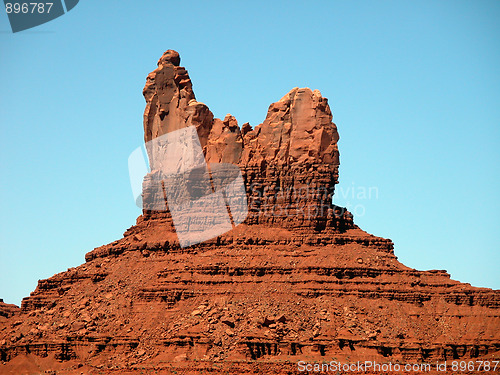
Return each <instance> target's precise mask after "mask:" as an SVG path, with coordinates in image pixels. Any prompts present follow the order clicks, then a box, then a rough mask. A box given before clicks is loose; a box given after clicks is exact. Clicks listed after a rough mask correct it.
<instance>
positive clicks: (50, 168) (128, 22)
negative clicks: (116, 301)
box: [0, 0, 500, 304]
mask: <svg viewBox="0 0 500 375" xmlns="http://www.w3.org/2000/svg"><path fill="white" fill-rule="evenodd" d="M499 25H500V2H498V1H414V2H411V1H341V2H335V1H317V2H312V3H311V2H299V1H286V2H285V1H283V2H271V3H267V2H261V1H252V2H230V1H227V2H223V1H219V2H216V1H214V2H206V1H199V2H197V1H191V2H189V3H188V5H183V3H182V2H171V1H153V0H148V1H126V0H124V1H91V0H81V1H80V3H79V4H78V5H77V6H76V7H75V8H74V9H73V10H71V11H70V12H69V13H67V14H66V15H64V16H62V17H60V18H58V19H56V20H54V21H51V22H49V23H47V24H44V25H41V26H39V27H37V28H34V29H31V30H27V31H24V32H20V33H16V34H12V32H11V31H10V26H9V24H8V19H7V15H6V14H5V13H1V14H0V82H1V86H0V124H1V127H2V139H3V145H2V147H1V151H0V158H1V159H0V160H1V176H2V184H1V189H2V191H1V197H2V198H1V204H2V206H1V221H0V228H1V236H0V298H3V299H4V300H5V301H6V302H9V303H16V304H19V303H20V301H21V299H22V298H23V297H24V296H27V295H29V293H30V292H31V291H33V290H34V289H35V287H36V284H37V280H38V279H44V278H47V277H50V276H52V275H53V274H55V273H57V272H61V271H64V270H66V269H67V268H68V267H74V266H77V265H79V264H81V263H83V262H84V255H85V253H86V252H88V251H90V250H92V249H93V248H95V247H98V246H100V245H103V244H106V243H109V242H111V241H113V240H116V239H118V238H120V237H121V236H122V234H123V232H124V231H125V230H126V229H127V228H128V227H130V226H131V225H133V224H134V223H135V219H136V217H137V216H138V215H139V214H140V210H139V209H138V208H137V207H136V206H135V205H134V201H133V198H132V193H131V190H130V186H129V180H128V171H127V158H128V155H129V154H130V153H131V152H132V151H133V150H134V149H135V148H136V147H138V146H139V145H140V144H141V142H142V139H143V135H142V115H143V111H144V105H145V102H144V99H143V97H142V88H143V86H144V83H145V79H146V76H147V74H148V73H149V72H150V71H152V70H153V69H154V68H155V67H156V61H157V60H158V58H159V57H160V56H161V54H162V53H163V52H164V51H165V50H167V49H176V50H177V51H179V52H180V54H181V58H182V61H181V64H182V65H183V66H186V67H187V68H188V70H189V73H190V76H191V79H192V81H193V84H194V90H195V93H196V96H197V99H198V100H199V101H202V102H204V103H206V104H207V105H208V106H209V107H210V109H211V110H212V112H214V114H215V115H216V116H217V117H224V116H225V115H226V113H231V114H233V115H235V116H236V118H237V119H238V121H239V123H240V125H241V124H242V123H244V122H246V121H249V122H250V124H251V125H253V126H255V125H257V124H259V123H260V122H262V121H263V120H264V118H265V115H266V112H267V108H268V106H269V104H270V103H272V102H275V101H277V100H279V99H280V98H281V97H282V96H283V95H284V94H285V93H287V92H288V91H289V90H290V89H292V88H293V87H296V86H298V87H310V88H312V89H319V90H320V91H321V93H322V94H323V96H325V97H327V98H329V103H330V106H331V109H332V112H333V113H334V117H335V118H334V121H335V122H336V124H337V126H338V128H339V133H340V141H339V148H340V152H341V167H340V184H339V185H338V187H337V194H336V197H335V198H334V201H335V203H337V204H339V205H349V206H350V207H351V208H352V209H353V211H354V213H355V214H356V217H355V221H356V223H357V224H358V225H360V226H361V227H362V228H363V229H364V230H366V231H368V232H370V233H373V234H376V235H378V236H382V237H386V238H391V239H392V240H393V241H394V242H395V245H396V246H395V252H396V255H397V256H398V258H399V259H400V260H401V261H402V262H403V263H405V264H406V265H408V266H410V267H413V268H417V269H422V270H425V269H446V270H448V272H450V273H451V275H452V278H454V279H458V280H460V281H463V282H467V283H471V284H472V285H475V286H485V287H491V288H496V289H498V288H500V277H499V272H498V268H499V266H498V265H499V262H500V256H499V250H500V248H499V247H500V245H499V242H498V234H499V232H500V231H499V229H500V228H499V223H500V220H499V212H500V198H499V195H498V186H499V183H500V177H499V168H498V165H499V162H500V153H499V150H498V145H499V144H500V26H499ZM368 188H372V189H371V193H372V194H371V196H368V192H367V194H366V196H363V194H362V192H363V190H364V189H366V190H367V191H368ZM353 192H354V197H353Z"/></svg>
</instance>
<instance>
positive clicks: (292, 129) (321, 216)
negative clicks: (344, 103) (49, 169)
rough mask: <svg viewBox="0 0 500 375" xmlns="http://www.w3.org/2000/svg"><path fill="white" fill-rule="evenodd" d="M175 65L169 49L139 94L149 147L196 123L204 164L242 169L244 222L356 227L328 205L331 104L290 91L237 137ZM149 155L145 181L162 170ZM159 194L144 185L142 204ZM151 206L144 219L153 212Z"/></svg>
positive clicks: (334, 162) (335, 160)
mask: <svg viewBox="0 0 500 375" xmlns="http://www.w3.org/2000/svg"><path fill="white" fill-rule="evenodd" d="M179 63H180V58H179V56H178V54H177V52H175V51H167V52H165V54H164V55H163V56H162V58H161V59H160V60H159V61H158V68H157V69H156V70H154V71H153V72H152V73H150V74H149V75H148V78H147V83H146V86H145V87H144V91H143V93H144V97H145V99H146V110H145V113H144V134H145V141H146V142H148V141H151V140H152V139H155V138H157V137H160V136H162V135H165V134H168V133H169V132H172V131H175V130H178V129H181V128H185V127H187V126H193V125H194V126H195V127H196V129H197V132H198V136H199V139H200V143H201V146H202V147H203V150H204V154H205V158H206V162H207V163H232V164H237V165H238V166H239V167H240V169H241V170H242V172H243V176H244V178H245V182H246V183H245V186H246V188H247V197H248V199H249V208H250V215H249V217H248V219H247V220H246V223H247V224H267V225H269V224H270V225H280V226H282V227H290V228H300V229H305V228H311V227H312V228H315V229H325V228H327V227H329V228H334V229H336V230H345V229H346V228H353V227H354V226H353V224H352V218H351V215H350V214H349V213H347V212H344V211H343V210H340V208H337V210H340V212H336V211H335V210H336V209H335V208H334V207H333V205H332V197H333V193H334V187H335V184H337V183H338V168H339V151H338V147H337V141H338V139H339V135H338V133H337V127H336V126H335V124H334V123H333V122H332V113H331V110H330V107H329V106H328V100H327V99H326V98H323V97H322V96H321V93H320V92H319V91H318V90H314V91H312V90H310V89H309V88H303V89H299V88H294V89H292V90H291V91H290V92H289V93H288V94H286V95H285V96H284V97H283V98H281V100H279V101H278V102H276V103H273V104H271V105H270V106H269V110H268V113H267V117H266V119H265V120H264V122H263V123H262V124H260V125H258V126H256V127H255V129H252V128H251V127H250V126H249V125H248V124H245V126H244V127H243V131H242V130H240V128H239V126H238V122H237V120H236V119H235V118H234V116H232V115H230V114H228V115H227V116H226V117H225V118H224V120H220V119H214V116H213V114H212V112H210V110H209V109H208V107H207V106H206V105H205V104H203V103H200V102H197V101H196V99H195V96H194V93H193V90H192V83H191V80H190V78H189V75H188V73H187V71H186V70H185V69H184V68H182V67H179V66H178V65H179ZM148 152H149V157H150V160H151V162H150V164H151V169H152V174H151V175H150V176H148V177H147V178H146V180H147V181H149V180H150V179H151V178H152V177H153V176H154V175H155V173H157V170H158V169H160V167H161V162H159V161H157V160H155V155H153V153H152V152H150V150H149V149H148ZM145 186H149V184H146V185H145ZM162 193H163V192H162V191H161V189H149V188H148V187H146V188H145V192H144V194H145V199H144V201H145V202H155V203H156V202H158V201H160V200H162V199H163V196H162ZM155 194H156V195H157V196H154V195H155ZM154 206H157V204H154ZM148 208H149V207H148V205H146V206H145V215H146V216H148V215H150V214H151V212H149V211H150V210H148ZM172 229H173V228H172Z"/></svg>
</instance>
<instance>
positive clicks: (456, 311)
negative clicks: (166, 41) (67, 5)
mask: <svg viewBox="0 0 500 375" xmlns="http://www.w3.org/2000/svg"><path fill="white" fill-rule="evenodd" d="M143 93H144V97H145V99H146V109H145V113H144V139H145V142H150V141H153V140H155V139H157V138H159V137H161V136H163V135H166V134H168V133H170V132H173V131H176V130H180V129H183V128H186V127H190V126H194V127H195V128H196V132H197V134H198V137H199V140H200V146H201V149H202V152H203V158H204V159H205V161H206V163H207V165H211V164H214V163H229V164H234V165H237V166H238V167H239V169H240V170H241V175H242V178H243V179H244V183H245V184H244V185H245V189H246V198H247V201H248V216H247V217H246V219H245V221H244V222H243V223H242V224H240V225H237V226H235V227H234V228H233V229H232V230H230V231H228V232H226V233H224V234H221V235H219V236H217V237H215V238H212V239H210V240H207V241H205V242H202V243H199V244H196V245H193V246H190V247H181V246H180V245H179V241H178V238H177V235H176V232H175V227H174V225H173V220H172V215H171V214H170V212H169V211H168V209H167V207H165V209H164V210H155V209H151V207H149V206H148V203H145V206H144V209H143V213H142V215H141V216H140V217H139V218H138V219H137V222H136V225H134V226H132V227H131V228H129V229H128V230H127V231H125V233H124V236H123V238H121V239H119V240H117V241H115V242H113V243H111V244H108V245H105V246H101V247H99V248H96V249H94V250H92V251H90V252H89V253H88V254H87V255H86V257H85V258H86V262H85V263H84V264H82V265H81V266H78V267H75V268H71V269H68V270H67V271H65V272H61V273H59V274H57V275H54V276H52V277H51V278H49V279H46V280H40V281H39V283H38V286H37V288H36V290H35V291H33V292H32V293H31V295H30V296H29V297H26V298H25V299H24V300H23V302H22V306H21V309H18V308H15V307H12V306H9V305H6V304H3V303H1V302H0V359H1V364H0V372H1V373H16V374H23V373H32V372H34V370H33V369H34V368H35V369H36V371H39V372H42V371H45V372H50V371H56V370H58V369H64V371H65V372H64V373H65V374H81V373H89V374H90V373H100V374H117V373H127V374H129V373H130V374H133V373H141V372H143V371H145V370H146V371H150V372H151V373H153V372H155V371H159V373H183V374H199V373H231V374H248V373H273V374H291V373H295V372H296V371H297V362H298V361H300V360H303V361H308V362H313V361H317V362H330V361H332V360H337V361H341V362H343V363H346V362H347V363H354V362H356V361H361V362H364V361H377V362H379V363H386V362H391V363H435V362H436V361H445V360H448V361H451V360H463V361H476V360H479V359H480V360H498V357H499V350H500V328H499V327H500V309H499V308H500V292H499V291H496V290H491V289H487V288H475V287H472V286H470V285H469V284H463V283H460V282H458V281H455V280H452V279H450V275H449V274H447V273H446V271H442V270H430V271H417V270H415V269H412V268H409V267H406V266H405V265H403V264H401V263H400V262H399V261H398V260H397V257H396V256H395V255H394V245H393V243H392V241H390V240H388V239H384V238H380V237H376V236H374V235H371V234H368V233H366V232H364V231H363V230H361V229H360V228H359V227H358V226H356V225H355V224H354V222H353V217H352V215H351V214H350V213H349V212H348V211H347V210H345V209H343V208H341V207H336V206H334V205H333V204H332V196H333V194H334V192H335V184H337V183H338V178H339V151H338V147H337V142H338V140H339V135H338V132H337V127H336V125H335V124H334V123H333V122H332V114H331V110H330V108H329V105H328V101H327V99H326V98H323V97H322V95H321V93H320V92H319V91H317V90H314V91H313V90H310V89H308V88H294V89H292V90H291V91H290V92H289V93H287V94H286V95H285V96H284V97H283V98H281V99H280V100H279V101H277V102H276V103H273V104H271V105H270V107H269V109H268V113H267V117H266V119H265V120H264V122H263V123H262V124H260V125H257V126H255V128H252V127H251V126H250V125H249V124H248V123H245V124H243V125H242V126H241V128H240V126H239V125H238V122H237V120H236V119H235V118H234V117H233V116H232V115H229V114H228V115H227V116H226V117H225V118H224V119H217V118H214V116H213V114H212V112H210V110H209V108H208V107H207V106H206V105H205V104H203V103H201V102H198V101H197V100H196V98H195V95H194V92H193V87H192V83H191V79H190V78H189V75H188V73H187V71H186V69H185V68H183V67H181V66H180V57H179V54H178V53H177V52H175V51H172V50H169V51H167V52H165V53H164V54H163V56H162V57H161V58H160V60H159V61H158V67H157V68H156V69H155V70H154V71H153V72H152V73H150V74H149V75H148V77H147V82H146V85H145V87H144V91H143ZM193 131H194V130H193ZM147 151H148V154H149V157H150V167H151V172H150V173H149V174H148V175H147V176H146V177H145V182H144V186H145V188H144V191H143V200H144V202H156V201H157V200H159V199H163V196H162V195H161V191H160V192H159V191H158V190H155V189H151V188H149V185H148V181H151V180H152V179H154V178H155V174H156V173H158V171H159V170H160V169H161V167H162V162H163V161H162V160H160V159H155V154H154V152H152V149H148V150H147ZM30 371H31V372H30Z"/></svg>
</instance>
